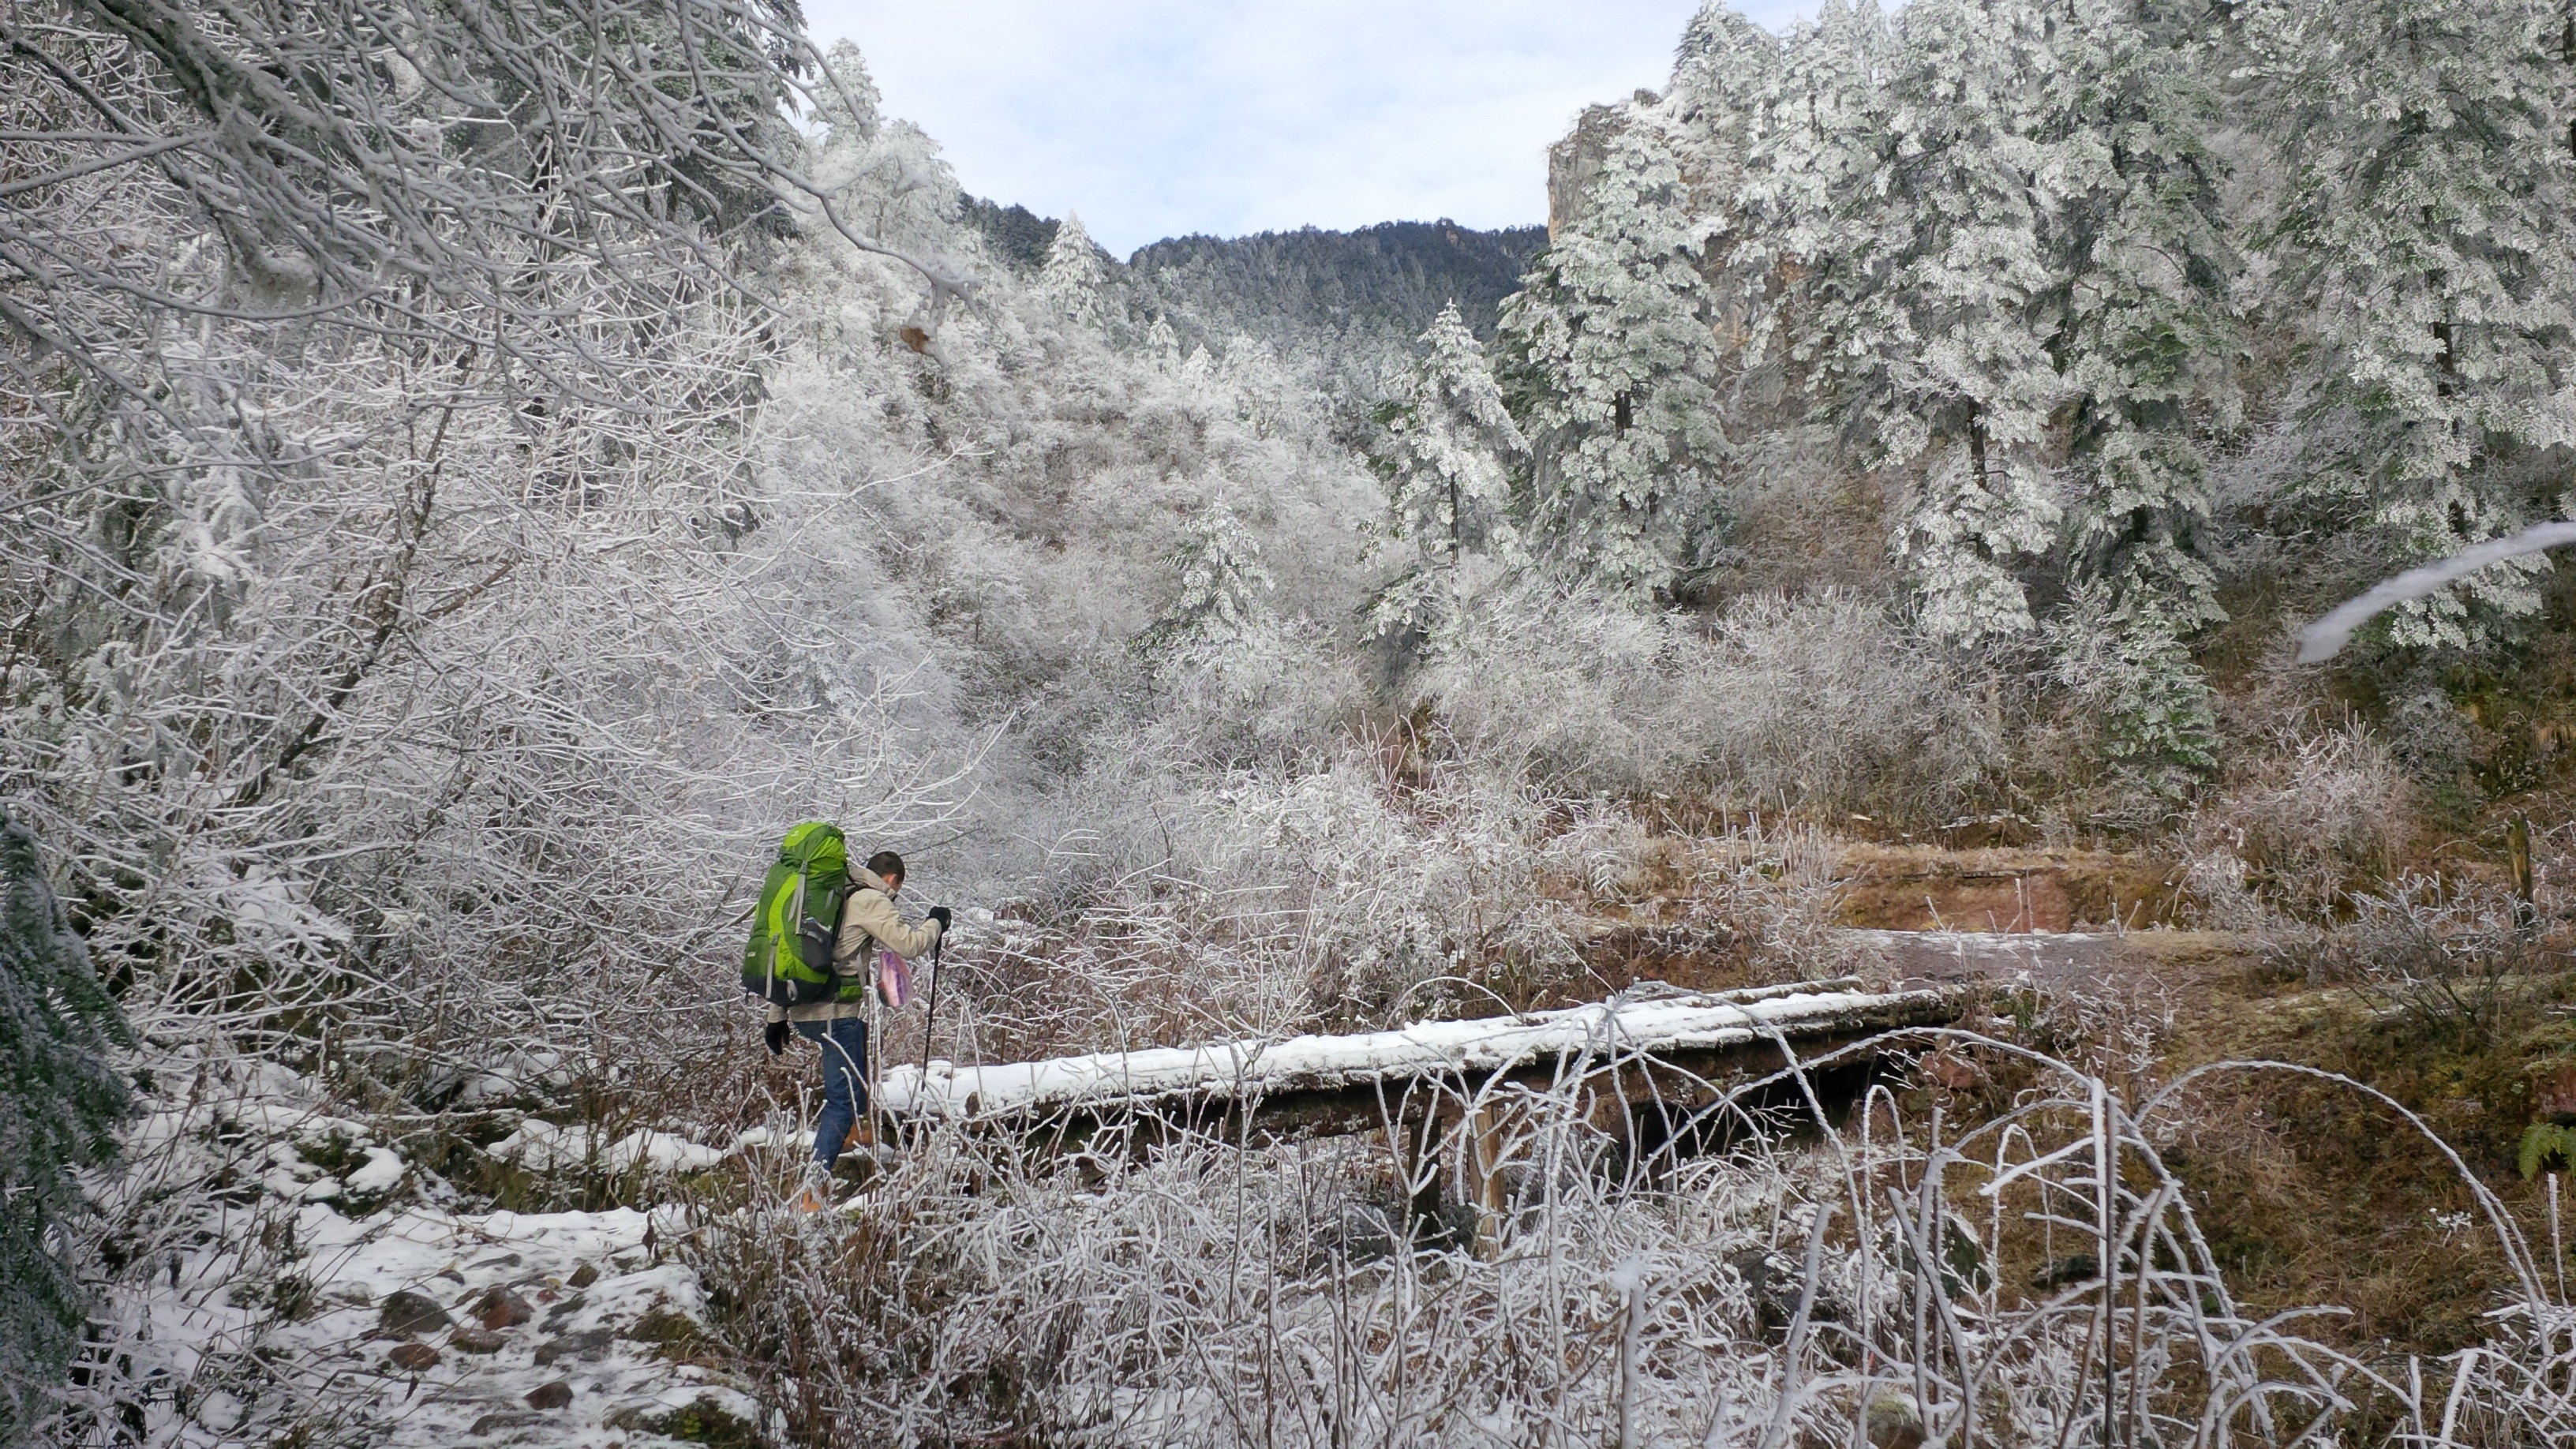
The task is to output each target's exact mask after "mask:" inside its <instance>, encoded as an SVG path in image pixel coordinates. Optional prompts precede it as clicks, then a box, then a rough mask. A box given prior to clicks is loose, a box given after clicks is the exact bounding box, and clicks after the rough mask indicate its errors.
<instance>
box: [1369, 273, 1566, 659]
mask: <svg viewBox="0 0 2576 1449" xmlns="http://www.w3.org/2000/svg"><path fill="white" fill-rule="evenodd" d="M1420 341H1421V345H1422V355H1421V357H1419V358H1418V359H1416V360H1415V362H1414V364H1413V365H1412V366H1411V367H1410V368H1407V369H1406V370H1405V372H1404V374H1403V376H1402V377H1401V378H1400V379H1399V380H1398V381H1397V383H1396V387H1395V395H1394V397H1393V398H1392V399H1391V400H1390V401H1389V402H1388V403H1387V405H1386V407H1385V408H1384V409H1383V410H1382V411H1381V412H1380V413H1379V417H1380V419H1381V420H1382V421H1383V422H1384V424H1385V427H1386V444H1385V448H1384V450H1383V452H1382V453H1381V454H1380V458H1379V462H1380V466H1381V467H1382V468H1383V469H1384V471H1385V474H1386V479H1387V519H1386V529H1387V533H1388V535H1389V536H1390V537H1393V538H1395V539H1398V540H1402V541H1409V542H1411V544H1412V545H1413V547H1412V549H1411V550H1410V556H1409V557H1408V559H1407V560H1406V566H1405V569H1404V571H1403V572H1402V573H1401V574H1399V575H1397V577H1396V578H1395V579H1394V580H1393V581H1392V582H1390V583H1389V584H1388V585H1387V587H1386V588H1385V589H1384V590H1383V591H1381V592H1380V593H1379V595H1378V596H1377V598H1376V600H1375V601H1374V602H1373V603H1372V604H1371V606H1370V610H1369V616H1370V619H1371V620H1372V622H1374V623H1375V624H1376V625H1377V626H1378V627H1379V629H1380V630H1382V631H1388V632H1392V631H1398V630H1412V631H1415V632H1417V633H1421V634H1424V635H1437V634H1439V633H1440V632H1441V631H1442V629H1443V628H1444V627H1445V626H1446V625H1447V624H1448V623H1449V622H1450V620H1451V619H1452V617H1453V616H1454V613H1455V609H1456V604H1457V595H1458V591H1459V588H1460V578H1459V564H1460V561H1461V559H1462V558H1463V557H1464V555H1465V554H1466V553H1467V552H1468V551H1469V550H1471V549H1474V550H1479V551H1491V552H1497V553H1502V554H1506V555H1508V554H1512V553H1516V552H1517V551H1518V539H1517V537H1516V536H1515V535H1514V533H1513V530H1512V525H1511V519H1510V516H1509V512H1508V510H1509V509H1510V506H1511V477H1510V474H1509V473H1508V471H1507V470H1506V461H1507V460H1509V459H1513V458H1517V457H1520V456H1522V455H1524V454H1526V453H1528V451H1529V444H1528V442H1527V441H1525V440H1524V439H1523V438H1522V437H1521V432H1520V429H1519V428H1518V427H1515V426H1514V425H1513V423H1512V417H1511V414H1510V413H1509V412H1508V411H1506V410H1505V408H1504V407H1503V395H1502V392H1501V390H1500V389H1499V388H1497V387H1496V386H1495V385H1494V374H1493V370H1492V369H1491V368H1489V367H1488V366H1487V365H1486V363H1485V349H1484V347H1483V346H1482V345H1480V344H1479V343H1478V342H1477V341H1476V334H1475V333H1473V332H1470V331H1468V330H1467V323H1466V319H1464V318H1462V317H1460V316H1459V315H1458V304H1457V303H1456V302H1454V301H1453V302H1451V303H1450V304H1449V305H1447V306H1445V307H1443V308H1441V309H1440V315H1439V316H1438V317H1436V318H1434V319H1433V320H1432V323H1431V326H1430V329H1429V330H1427V331H1425V332H1424V333H1423V334H1422V337H1421V339H1420Z"/></svg>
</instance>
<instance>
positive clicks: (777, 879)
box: [742, 820, 850, 1006]
mask: <svg viewBox="0 0 2576 1449" xmlns="http://www.w3.org/2000/svg"><path fill="white" fill-rule="evenodd" d="M849 894H850V852H849V844H848V842H846V841H844V840H843V839H842V838H841V828H840V827H839V826H837V825H833V824H831V823H829V822H828V821H822V820H808V821H806V822H805V823H804V824H802V825H799V826H796V827H795V828H793V829H791V830H789V831H788V832H787V838H786V839H785V840H782V841H780V842H779V843H778V863H777V864H775V865H773V866H771V867H770V868H769V877H768V879H766V880H764V881H762V882H761V883H760V905H759V907H758V908H757V909H755V910H754V911H753V912H752V917H751V944H750V945H749V946H747V947H745V948H743V953H742V989H743V990H745V991H748V992H750V993H751V994H752V995H754V996H757V997H759V998H761V999H762V1000H764V1001H768V1002H771V1003H774V1004H776V1005H779V1006H804V1005H807V1004H809V1003H812V1002H817V1001H831V1000H833V999H835V998H837V997H838V996H840V995H841V988H842V985H843V983H842V982H841V981H839V980H838V979H836V978H835V977H834V976H833V974H832V943H833V941H834V939H835V938H837V937H838V936H839V935H840V933H841V903H842V902H843V901H844V900H846V899H847V898H848V896H849Z"/></svg>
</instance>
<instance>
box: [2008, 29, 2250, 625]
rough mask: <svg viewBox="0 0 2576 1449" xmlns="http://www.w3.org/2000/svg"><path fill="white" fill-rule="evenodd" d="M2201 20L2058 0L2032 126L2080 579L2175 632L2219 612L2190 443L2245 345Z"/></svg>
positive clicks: (2195, 443)
mask: <svg viewBox="0 0 2576 1449" xmlns="http://www.w3.org/2000/svg"><path fill="white" fill-rule="evenodd" d="M2203 19H2204V16H2203V14H2202V11H2201V9H2200V7H2198V6H2196V5H2187V4H2183V3H2175V0H2143V3H2141V0H2070V3H2069V4H2068V6H2067V8H2066V13H2065V14H2064V15H2063V16H2062V17H2061V19H2060V21H2059V23H2058V24H2057V25H2056V26H2055V27H2054V28H2053V33H2052V34H2051V35H2050V38H2049V41H2050V49H2051V52H2052V57H2053V58H2052V60H2051V62H2050V64H2049V66H2048V67H2047V69H2046V71H2045V72H2044V77H2045V82H2046V85H2047V93H2046V105H2047V108H2048V115H2047V118H2046V127H2047V129H2046V131H2045V133H2044V134H2045V138H2046V139H2047V140H2048V141H2049V142H2050V143H2051V149H2052V151H2053V153H2054V154H2055V155H2057V156H2058V157H2060V158H2062V161H2061V164H2062V166H2063V173H2062V174H2063V176H2064V181H2063V183H2062V187H2061V189H2062V194H2061V195H2060V196H2059V197H2058V198H2057V200H2056V203H2055V205H2054V206H2052V207H2051V208H2050V210H2049V212H2048V213H2047V216H2046V218H2045V221H2046V225H2045V231H2044V237H2045V248H2046V254H2047V256H2048V259H2049V263H2050V265H2051V269H2052V270H2053V271H2054V272H2055V273H2056V274H2057V277H2058V279H2059V280H2058V284H2057V286H2056V288H2055V289H2054V290H2053V292H2052V293H2051V294H2050V295H2049V296H2048V297H2047V298H2046V299H2045V301H2046V303H2047V305H2048V309H2049V312H2050V313H2051V314H2053V318H2054V320H2055V321H2056V323H2057V329H2056V335H2055V336H2054V337H2053V338H2052V339H2051V341H2050V347H2051V349H2052V350H2053V351H2054V352H2055V353H2056V354H2057V357H2058V359H2059V365H2060V368H2061V371H2062V375H2063V378H2064V385H2065V388H2066V392H2067V395H2068V397H2069V398H2070V400H2071V401H2072V404H2073V408H2074V411H2073V413H2072V414H2071V416H2070V418H2069V421H2068V430H2069V431H2068V438H2067V445H2066V450H2067V468H2068V472H2069V474H2070V475H2071V476H2070V478H2069V482H2070V485H2071V493H2072V496H2073V506H2072V508H2071V509H2070V523H2071V525H2072V528H2071V538H2072V543H2073V547H2074V554H2075V566H2076V570H2077V575H2078V579H2079V581H2098V582H2100V583H2101V584H2103V585H2104V586H2105V587H2106V588H2107V589H2108V591H2109V595H2110V597H2111V598H2112V600H2113V601H2114V602H2115V605H2116V607H2117V608H2118V609H2120V610H2122V611H2125V612H2126V613H2127V614H2128V615H2130V616H2134V617H2140V618H2143V617H2145V616H2146V615H2147V614H2156V615H2160V616H2162V618H2163V619H2164V620H2165V621H2166V622H2165V624H2162V625H2159V626H2157V627H2159V628H2167V627H2169V628H2171V629H2178V630H2181V631H2183V632H2185V633H2188V632H2189V631H2191V630H2193V629H2196V628H2198V627H2200V626H2201V625H2203V624H2207V623H2212V622H2215V621H2217V620H2218V619H2220V618H2222V617H2223V612H2222V611H2221V610H2220V609H2219V607H2218V604H2217V601H2216V599H2215V597H2214V594H2215V589H2216V585H2217V574H2216V572H2215V571H2214V570H2213V569H2212V567H2211V566H2210V563H2209V559H2208V552H2207V544H2206V534H2207V530H2208V528H2209V524H2210V512H2211V507H2212V502H2211V497H2210V488H2209V476H2208V468H2207V465H2206V462H2205V460H2204V458H2203V455H2202V450H2201V447H2200V446H2199V437H2200V435H2201V434H2203V433H2205V432H2209V431H2220V432H2223V431H2226V430H2229V429H2232V428H2234V427H2235V426H2236V425H2237V423H2238V421H2239V413H2240V411H2241V400H2240V399H2239V397H2238V394H2237V387H2236V381H2235V378H2236V370H2237V366H2238V364H2239V360H2240V359H2241V358H2242V356H2243V354H2244V350H2245V342H2244V338H2243V335H2242V331H2241V328H2240V327H2239V325H2238V321H2237V317H2236V315H2235V304H2234V301H2233V298H2232V297H2231V295H2230V292H2231V287H2232V285H2233V284H2234V282H2235V281H2236V280H2237V278H2238V276H2239V274H2240V271H2241V267H2240V263H2239V261H2238V259H2237V257H2236V254H2235V247H2234V246H2233V244H2232V243H2231V241H2230V239H2229V237H2228V235H2227V218H2226V216H2225V215H2224V212H2223V208H2222V204H2221V201H2220V196H2219V183H2220V182H2221V180H2222V179H2223V178H2224V176H2225V172H2226V167H2225V164H2224V163H2223V162H2222V161H2221V160H2220V159H2219V158H2218V157H2217V156H2215V155H2214V154H2212V152H2211V149H2210V146H2209V142H2208V138H2209V136H2210V135H2211V134H2212V133H2213V132H2214V131H2215V130H2216V129H2217V126H2218V121H2219V112H2218V107H2217V103H2216V97H2215V95H2214V93H2213V86H2214V82H2215V78H2216V72H2217V65H2218V58H2217V55H2216V53H2215V50H2214V47H2213V46H2212V45H2211V44H2210V43H2209V42H2208V40H2207V39H2206V38H2205V37H2206V27H2205V26H2204V25H2203V24H2202V21H2203Z"/></svg>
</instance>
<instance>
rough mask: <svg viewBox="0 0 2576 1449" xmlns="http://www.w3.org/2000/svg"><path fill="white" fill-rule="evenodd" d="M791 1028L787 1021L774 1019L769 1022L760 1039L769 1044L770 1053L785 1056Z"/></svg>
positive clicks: (775, 1055) (774, 1055)
mask: <svg viewBox="0 0 2576 1449" xmlns="http://www.w3.org/2000/svg"><path fill="white" fill-rule="evenodd" d="M789 1030H790V1028H789V1026H788V1025H787V1023H785V1022H783V1021H773V1022H771V1023H770V1024H769V1026H768V1028H767V1029H766V1030H764V1031H763V1032H761V1034H760V1039H761V1040H762V1041H764V1042H767V1043H768V1044H769V1054H770V1055H771V1056H773V1057H778V1056H785V1055H786V1054H787V1033H788V1032H789Z"/></svg>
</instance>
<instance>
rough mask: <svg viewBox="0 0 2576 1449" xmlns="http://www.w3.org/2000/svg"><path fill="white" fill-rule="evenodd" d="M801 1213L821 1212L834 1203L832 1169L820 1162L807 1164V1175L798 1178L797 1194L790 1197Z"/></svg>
mask: <svg viewBox="0 0 2576 1449" xmlns="http://www.w3.org/2000/svg"><path fill="white" fill-rule="evenodd" d="M790 1202H791V1203H792V1205H793V1206H794V1207H795V1209H796V1210H797V1211H798V1212H800V1213H819V1212H821V1211H822V1210H823V1209H825V1208H827V1207H830V1206H831V1205H832V1169H830V1168H828V1167H825V1166H824V1165H823V1164H821V1163H819V1162H809V1163H807V1164H805V1175H804V1176H803V1177H802V1178H800V1179H798V1180H797V1183H796V1196H795V1197H794V1198H792V1199H790Z"/></svg>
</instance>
